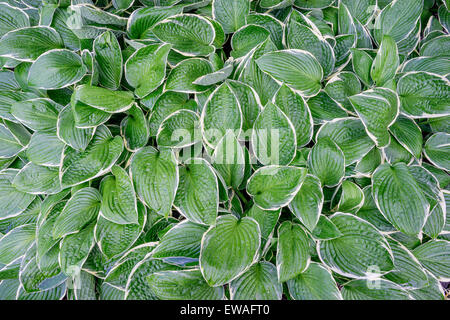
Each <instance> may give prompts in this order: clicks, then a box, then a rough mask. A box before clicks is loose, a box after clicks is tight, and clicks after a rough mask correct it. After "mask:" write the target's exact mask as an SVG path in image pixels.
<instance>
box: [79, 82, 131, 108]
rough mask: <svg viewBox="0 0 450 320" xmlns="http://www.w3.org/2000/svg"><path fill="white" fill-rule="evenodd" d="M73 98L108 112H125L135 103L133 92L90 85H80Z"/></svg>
mask: <svg viewBox="0 0 450 320" xmlns="http://www.w3.org/2000/svg"><path fill="white" fill-rule="evenodd" d="M72 99H74V100H75V101H79V102H82V103H84V104H87V105H88V106H90V107H92V108H95V109H98V110H102V111H105V112H108V113H118V112H124V111H126V110H128V109H130V108H131V106H132V105H133V104H134V99H133V94H132V93H131V92H128V91H112V90H108V89H104V88H100V87H93V86H89V85H82V86H78V87H77V88H76V89H75V91H74V93H73V98H72Z"/></svg>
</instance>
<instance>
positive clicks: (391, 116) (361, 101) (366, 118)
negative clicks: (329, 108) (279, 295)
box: [349, 88, 399, 148]
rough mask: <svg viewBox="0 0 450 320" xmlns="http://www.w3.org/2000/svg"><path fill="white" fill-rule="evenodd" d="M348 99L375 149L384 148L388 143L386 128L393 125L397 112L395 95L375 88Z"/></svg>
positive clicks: (388, 137)
mask: <svg viewBox="0 0 450 320" xmlns="http://www.w3.org/2000/svg"><path fill="white" fill-rule="evenodd" d="M349 99H350V102H351V103H352V105H353V107H354V108H355V110H356V112H357V113H358V116H359V117H360V118H361V121H362V122H363V124H364V126H365V128H366V131H367V134H368V135H369V137H370V138H371V139H372V140H373V141H374V142H375V143H376V145H377V147H379V148H382V147H386V146H387V145H388V144H389V142H390V135H389V132H388V128H389V127H390V126H391V125H392V124H393V123H394V121H395V119H396V118H397V115H398V112H399V110H398V100H397V95H396V94H395V93H394V92H393V91H390V90H389V89H384V88H377V89H374V90H368V91H364V92H362V93H360V94H358V95H355V96H351V97H350V98H349Z"/></svg>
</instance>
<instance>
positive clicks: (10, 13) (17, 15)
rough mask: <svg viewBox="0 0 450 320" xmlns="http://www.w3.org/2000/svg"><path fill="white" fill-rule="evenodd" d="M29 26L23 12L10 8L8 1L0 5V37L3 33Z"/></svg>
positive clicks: (27, 18)
mask: <svg viewBox="0 0 450 320" xmlns="http://www.w3.org/2000/svg"><path fill="white" fill-rule="evenodd" d="M29 26H30V19H29V17H28V15H27V14H26V13H25V11H23V10H21V9H19V8H17V7H14V6H11V5H10V4H9V3H8V1H6V2H2V3H1V4H0V37H2V36H3V35H4V34H5V33H7V32H9V31H12V30H15V29H21V28H26V27H29Z"/></svg>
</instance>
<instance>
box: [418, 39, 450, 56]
mask: <svg viewBox="0 0 450 320" xmlns="http://www.w3.org/2000/svg"><path fill="white" fill-rule="evenodd" d="M449 46H450V42H449V37H448V36H447V35H443V36H440V37H436V38H434V39H431V40H429V41H427V42H426V43H424V45H423V46H422V48H420V53H421V55H423V56H426V57H445V58H449V53H448V49H449Z"/></svg>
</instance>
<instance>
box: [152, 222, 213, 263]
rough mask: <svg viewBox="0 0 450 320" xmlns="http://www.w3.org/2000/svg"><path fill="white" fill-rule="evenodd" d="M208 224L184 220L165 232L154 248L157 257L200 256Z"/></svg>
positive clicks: (154, 254)
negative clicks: (201, 244)
mask: <svg viewBox="0 0 450 320" xmlns="http://www.w3.org/2000/svg"><path fill="white" fill-rule="evenodd" d="M207 230H208V227H207V226H204V225H200V224H196V223H193V222H190V221H189V220H185V221H182V222H180V223H178V224H177V225H175V226H174V227H173V228H171V229H170V230H169V231H167V233H165V234H164V235H163V236H162V238H161V240H160V241H159V244H158V245H157V246H156V248H155V249H154V250H153V253H152V256H153V257H155V258H166V257H185V258H194V259H195V258H197V259H198V257H199V256H200V243H201V241H202V237H203V234H204V233H205V232H206V231H207Z"/></svg>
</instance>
